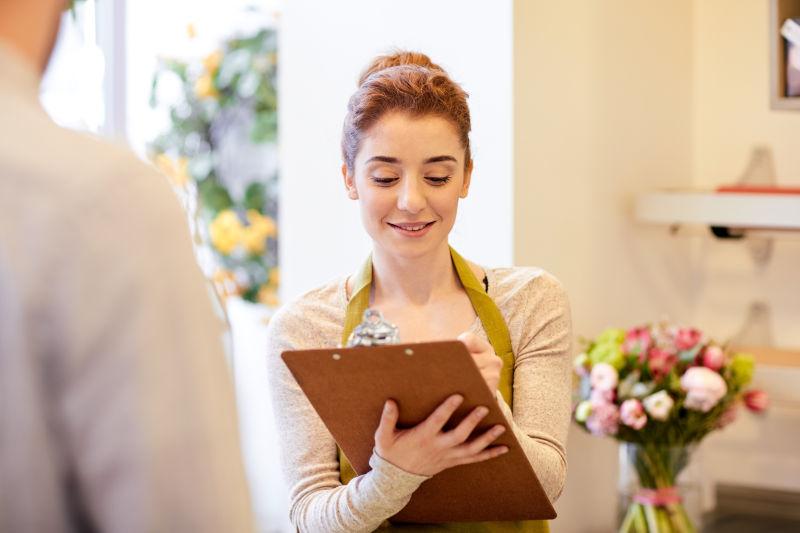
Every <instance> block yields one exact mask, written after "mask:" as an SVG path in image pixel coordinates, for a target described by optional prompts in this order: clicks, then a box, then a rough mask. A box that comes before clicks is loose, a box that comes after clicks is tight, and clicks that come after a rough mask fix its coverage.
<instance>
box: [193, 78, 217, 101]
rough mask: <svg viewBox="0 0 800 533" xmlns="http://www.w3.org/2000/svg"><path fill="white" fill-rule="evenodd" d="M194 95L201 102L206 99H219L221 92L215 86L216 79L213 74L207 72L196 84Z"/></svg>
mask: <svg viewBox="0 0 800 533" xmlns="http://www.w3.org/2000/svg"><path fill="white" fill-rule="evenodd" d="M194 94H195V95H197V97H198V98H200V99H201V100H203V99H206V98H217V97H219V91H218V90H217V88H216V87H215V86H214V78H213V76H212V75H211V74H209V73H208V72H206V73H205V74H203V75H202V76H200V77H199V78H197V81H196V82H195V83H194Z"/></svg>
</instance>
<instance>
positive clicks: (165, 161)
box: [155, 154, 189, 187]
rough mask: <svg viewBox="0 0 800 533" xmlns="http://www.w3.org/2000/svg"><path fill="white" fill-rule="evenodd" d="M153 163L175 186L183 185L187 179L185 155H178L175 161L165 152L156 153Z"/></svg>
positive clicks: (187, 168)
mask: <svg viewBox="0 0 800 533" xmlns="http://www.w3.org/2000/svg"><path fill="white" fill-rule="evenodd" d="M155 164H156V167H157V168H158V169H159V170H160V171H161V172H163V173H164V174H165V175H166V176H167V177H168V178H169V179H170V181H171V182H172V183H173V184H174V185H175V186H177V187H183V186H184V185H186V183H187V182H188V181H189V159H187V158H186V157H179V158H178V159H177V161H176V160H175V159H172V158H171V157H170V156H168V155H167V154H158V155H157V156H156V159H155Z"/></svg>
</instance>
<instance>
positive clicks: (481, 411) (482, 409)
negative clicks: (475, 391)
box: [477, 407, 489, 418]
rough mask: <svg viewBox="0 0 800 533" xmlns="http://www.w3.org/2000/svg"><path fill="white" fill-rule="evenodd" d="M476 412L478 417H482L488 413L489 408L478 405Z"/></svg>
mask: <svg viewBox="0 0 800 533" xmlns="http://www.w3.org/2000/svg"><path fill="white" fill-rule="evenodd" d="M477 414H478V416H479V417H481V418H483V417H484V416H486V415H487V414H489V409H487V408H486V407H478V413H477Z"/></svg>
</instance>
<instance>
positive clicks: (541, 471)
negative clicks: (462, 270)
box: [496, 273, 572, 501]
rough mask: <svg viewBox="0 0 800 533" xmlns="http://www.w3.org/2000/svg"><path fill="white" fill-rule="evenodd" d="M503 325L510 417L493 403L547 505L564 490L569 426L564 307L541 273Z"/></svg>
mask: <svg viewBox="0 0 800 533" xmlns="http://www.w3.org/2000/svg"><path fill="white" fill-rule="evenodd" d="M520 292H521V293H520V294H519V295H518V297H519V298H518V299H517V300H516V302H515V307H516V309H515V311H514V313H513V315H514V316H513V318H511V319H510V320H508V321H509V329H510V330H511V336H512V342H513V343H514V353H515V362H514V398H513V412H512V409H511V408H509V406H508V404H507V403H506V402H505V400H504V399H503V397H502V395H501V394H500V393H499V392H497V394H496V396H497V400H498V403H499V404H500V408H501V410H502V411H503V412H504V414H505V415H506V418H507V419H508V421H509V424H510V427H511V428H512V429H513V431H514V435H515V436H516V438H517V440H518V441H519V442H520V444H521V445H522V448H523V450H524V451H525V455H526V456H527V457H528V460H529V461H530V463H531V466H532V467H533V470H534V472H536V476H537V477H538V478H539V481H540V482H541V484H542V487H543V488H544V490H545V492H546V493H547V495H548V496H549V498H550V500H551V501H555V500H556V499H557V498H558V497H559V496H560V495H561V492H562V490H563V488H564V482H565V480H566V474H567V458H566V438H567V432H568V430H569V421H570V383H571V382H570V373H569V372H570V353H571V340H572V324H571V317H570V308H569V302H568V300H567V296H566V293H565V291H564V289H563V288H562V286H561V285H560V283H559V282H558V281H557V280H556V279H555V278H553V277H552V276H550V275H549V274H546V273H543V274H542V275H540V276H537V277H536V278H534V279H533V280H531V281H530V282H529V283H528V284H527V285H526V286H525V288H524V289H523V290H522V291H520Z"/></svg>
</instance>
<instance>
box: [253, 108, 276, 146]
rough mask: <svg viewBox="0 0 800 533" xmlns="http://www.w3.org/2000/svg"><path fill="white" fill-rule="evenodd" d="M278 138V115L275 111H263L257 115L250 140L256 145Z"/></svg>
mask: <svg viewBox="0 0 800 533" xmlns="http://www.w3.org/2000/svg"><path fill="white" fill-rule="evenodd" d="M277 136H278V114H277V113H275V112H274V111H263V112H261V113H257V114H256V118H255V121H254V124H253V129H252V130H251V131H250V139H251V140H252V141H253V142H254V143H263V142H267V141H274V140H275V138H276V137H277Z"/></svg>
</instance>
